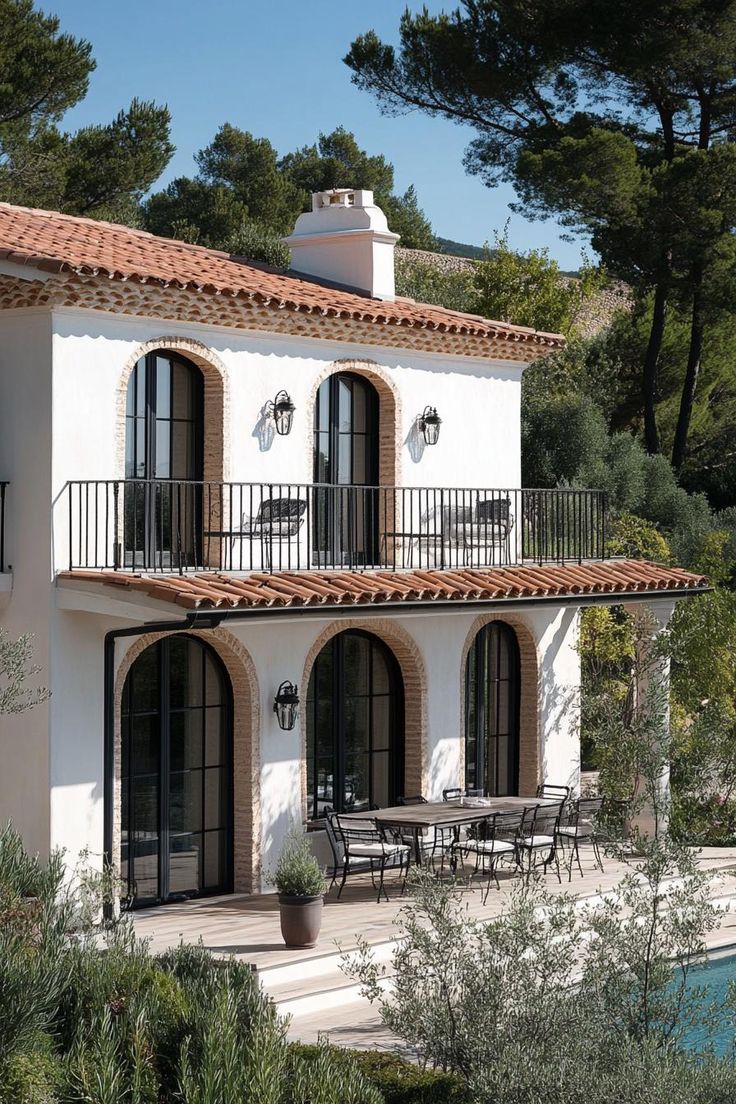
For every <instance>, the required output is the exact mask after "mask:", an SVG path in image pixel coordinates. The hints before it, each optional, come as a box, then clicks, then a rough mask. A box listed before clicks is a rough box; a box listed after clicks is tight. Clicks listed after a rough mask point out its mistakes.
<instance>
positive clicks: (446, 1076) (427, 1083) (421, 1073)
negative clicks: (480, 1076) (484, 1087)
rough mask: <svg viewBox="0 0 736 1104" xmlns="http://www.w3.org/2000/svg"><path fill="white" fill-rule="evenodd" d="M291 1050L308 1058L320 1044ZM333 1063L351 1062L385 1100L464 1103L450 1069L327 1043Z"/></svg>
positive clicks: (395, 1102) (296, 1045)
mask: <svg viewBox="0 0 736 1104" xmlns="http://www.w3.org/2000/svg"><path fill="white" fill-rule="evenodd" d="M291 1050H292V1052H293V1053H296V1054H298V1055H299V1056H300V1057H301V1058H303V1059H305V1060H307V1061H311V1060H313V1059H314V1058H315V1057H316V1056H317V1055H318V1054H319V1053H320V1050H321V1048H320V1047H318V1046H314V1045H311V1046H310V1045H305V1044H303V1043H292V1044H291ZM329 1053H330V1054H331V1055H332V1056H333V1060H334V1062H335V1063H336V1064H342V1063H345V1064H348V1063H349V1064H351V1065H352V1066H354V1067H355V1068H356V1069H357V1070H359V1071H360V1073H361V1074H362V1075H363V1076H364V1077H365V1078H366V1079H367V1080H368V1081H369V1082H370V1083H371V1084H372V1085H374V1086H375V1088H376V1089H378V1090H379V1091H380V1093H381V1096H382V1098H383V1100H384V1101H385V1104H466V1102H468V1104H469V1101H470V1097H469V1096H468V1090H467V1088H466V1087H465V1085H464V1084H463V1082H462V1081H461V1080H460V1078H458V1077H456V1076H455V1075H454V1074H452V1073H444V1072H443V1071H442V1070H433V1069H425V1068H424V1067H422V1066H420V1065H417V1063H416V1062H410V1061H408V1059H406V1058H401V1057H399V1056H398V1055H396V1054H387V1053H385V1052H383V1051H378V1050H343V1049H342V1048H338V1047H330V1048H329Z"/></svg>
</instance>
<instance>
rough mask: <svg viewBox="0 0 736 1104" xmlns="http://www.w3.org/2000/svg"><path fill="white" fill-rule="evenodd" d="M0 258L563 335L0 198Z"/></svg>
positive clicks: (340, 310)
mask: <svg viewBox="0 0 736 1104" xmlns="http://www.w3.org/2000/svg"><path fill="white" fill-rule="evenodd" d="M0 258H5V259H6V260H9V261H13V262H15V263H17V264H22V265H31V266H33V267H36V268H40V269H43V270H45V271H52V272H59V271H63V270H69V271H73V272H76V273H78V274H80V275H91V276H96V275H102V276H107V277H110V278H111V279H114V280H132V281H138V282H141V283H149V282H153V283H156V284H161V285H164V286H167V287H168V286H174V287H180V288H188V289H192V290H195V291H207V292H214V293H216V294H220V295H232V296H240V297H243V298H246V299H252V300H255V301H257V302H259V303H263V304H265V305H267V306H269V305H270V306H273V307H275V308H279V309H281V308H284V307H287V308H291V309H292V310H297V311H305V312H308V313H316V314H323V315H329V316H333V317H340V318H352V319H355V320H357V321H365V322H375V323H376V324H378V325H401V326H410V327H419V328H422V329H430V330H435V331H438V332H442V333H454V334H468V335H474V336H478V337H489V338H496V339H500V340H508V341H513V342H524V343H531V344H535V345H541V346H546V347H548V348H558V347H561V346H562V345H564V343H565V340H564V338H563V337H562V336H561V335H560V334H547V333H542V332H539V331H536V330H531V329H528V328H527V327H525V326H510V325H508V324H506V323H504V322H493V321H490V320H489V319H485V318H481V317H479V316H478V315H470V314H461V313H460V312H459V311H451V310H445V309H444V308H443V307H436V306H430V305H427V304H422V303H413V302H411V301H410V300H406V299H397V300H395V301H394V302H392V303H389V302H384V301H383V300H379V299H371V298H369V297H367V296H363V295H359V294H357V293H355V292H350V291H342V290H338V289H335V288H329V287H325V286H324V285H323V284H321V283H318V282H316V281H311V280H309V279H304V278H300V277H298V276H295V275H286V274H284V273H280V272H274V271H271V270H269V269H264V268H262V267H259V266H257V265H253V264H248V263H247V262H246V261H244V260H241V259H239V258H237V257H232V256H230V255H228V254H227V253H222V252H220V251H219V250H216V249H205V248H204V247H203V246H198V245H189V244H188V243H187V242H180V241H174V240H173V239H170V238H159V237H156V236H155V235H153V234H148V233H146V232H144V231H142V230H132V229H131V228H130V227H128V226H118V225H116V224H115V223H111V222H97V221H95V220H93V219H86V218H77V217H75V216H72V215H63V214H59V213H58V212H55V211H40V210H34V209H32V208H28V207H15V206H12V205H11V204H8V203H0Z"/></svg>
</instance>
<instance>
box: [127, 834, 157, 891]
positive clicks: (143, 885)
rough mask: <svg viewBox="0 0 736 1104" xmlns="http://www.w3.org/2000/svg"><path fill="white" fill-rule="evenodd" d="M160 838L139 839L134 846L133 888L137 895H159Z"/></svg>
mask: <svg viewBox="0 0 736 1104" xmlns="http://www.w3.org/2000/svg"><path fill="white" fill-rule="evenodd" d="M158 847H159V844H158V838H157V837H152V838H150V839H146V840H139V841H138V842H136V843H135V845H134V846H133V855H134V859H133V863H132V866H133V877H132V879H131V882H132V889H133V892H134V893H135V895H136V897H139V898H155V897H158V895H159V893H158Z"/></svg>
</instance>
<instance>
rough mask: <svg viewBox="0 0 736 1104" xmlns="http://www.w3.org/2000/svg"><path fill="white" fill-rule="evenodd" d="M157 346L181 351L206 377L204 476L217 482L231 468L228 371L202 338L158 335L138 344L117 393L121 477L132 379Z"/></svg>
mask: <svg viewBox="0 0 736 1104" xmlns="http://www.w3.org/2000/svg"><path fill="white" fill-rule="evenodd" d="M156 349H166V350H168V351H171V352H178V353H181V355H182V356H183V357H186V359H187V360H190V361H191V362H192V363H193V364H195V365H196V366H197V368H199V370H200V371H201V373H202V377H203V379H204V455H203V461H204V478H205V480H212V481H213V482H219V481H221V480H226V479H227V478H228V475H229V471H230V434H229V420H228V411H229V406H230V389H229V376H228V371H227V368H226V367H225V365H224V364H223V362H222V360H221V359H220V358H219V356H217V354H216V353H214V352H213V351H212V350H211V349H209V348H208V347H207V346H206V345H204V344H203V343H202V342H201V341H196V340H195V339H194V338H191V337H155V338H152V339H151V340H150V341H145V342H143V344H141V345H138V346H137V348H136V349H135V350H134V352H133V353H131V355H130V356H129V357H128V359H127V361H126V363H125V366H124V367H123V370H122V372H121V375H120V380H119V383H118V393H117V427H118V430H117V448H116V461H117V469H118V472H119V473H120V478H122V476H123V473H124V471H125V408H126V404H127V395H128V380H129V379H130V374H131V372H132V371H133V368H134V367H135V365H136V364H137V363H138V361H139V360H140V359H141V357H144V356H146V354H147V353H152V352H154V351H155V350H156Z"/></svg>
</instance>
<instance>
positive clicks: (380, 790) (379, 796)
mask: <svg viewBox="0 0 736 1104" xmlns="http://www.w3.org/2000/svg"><path fill="white" fill-rule="evenodd" d="M371 790H372V793H371V801H372V802H373V804H374V805H378V806H380V807H382V808H384V809H385V808H386V807H387V806H388V805H389V804H390V798H389V791H390V786H389V756H388V752H381V753H380V754H378V755H372V756H371Z"/></svg>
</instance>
